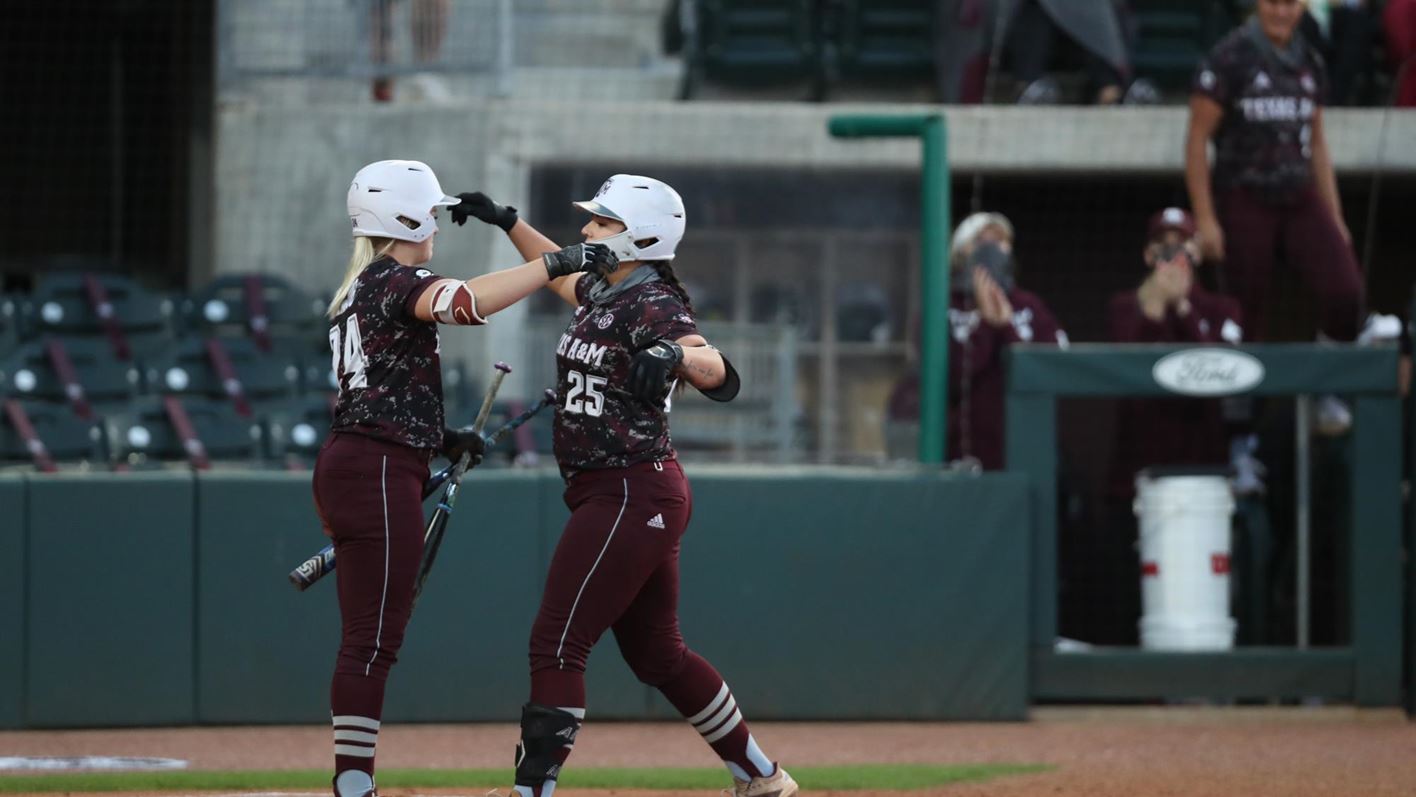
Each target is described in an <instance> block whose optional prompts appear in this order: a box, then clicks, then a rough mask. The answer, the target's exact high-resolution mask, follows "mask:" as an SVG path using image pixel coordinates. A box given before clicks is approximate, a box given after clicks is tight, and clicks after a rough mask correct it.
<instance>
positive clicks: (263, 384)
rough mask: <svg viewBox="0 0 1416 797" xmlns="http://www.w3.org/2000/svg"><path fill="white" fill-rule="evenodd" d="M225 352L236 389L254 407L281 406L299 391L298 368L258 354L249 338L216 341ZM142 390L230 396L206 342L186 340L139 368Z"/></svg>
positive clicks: (280, 357) (281, 358)
mask: <svg viewBox="0 0 1416 797" xmlns="http://www.w3.org/2000/svg"><path fill="white" fill-rule="evenodd" d="M215 341H216V344H217V345H219V346H220V347H221V348H222V349H223V350H225V352H226V354H227V356H228V357H229V358H230V360H231V365H232V368H233V370H234V371H235V373H236V376H237V378H238V379H239V380H240V381H241V390H242V393H243V394H244V395H245V397H246V400H247V401H248V402H250V404H251V405H252V406H253V408H258V407H259V406H260V405H262V404H280V403H283V402H285V401H288V400H289V399H291V398H293V397H294V396H295V395H296V394H297V393H298V391H299V384H300V363H299V362H298V361H296V360H294V359H291V358H290V357H289V356H286V355H283V354H280V353H273V354H266V353H265V352H262V351H261V350H260V349H259V348H258V347H257V345H256V343H255V342H254V341H252V340H250V339H248V338H224V339H215ZM144 380H145V386H146V391H147V392H149V393H153V394H171V395H181V396H201V397H204V398H208V399H227V400H228V401H229V400H230V398H231V397H230V394H229V393H228V392H227V386H226V384H225V381H224V380H223V379H222V376H221V372H220V371H219V370H217V368H216V365H215V364H214V363H213V361H212V357H211V352H210V351H209V349H208V339H198V338H188V339H186V340H183V341H181V342H180V343H178V344H177V345H176V346H175V347H173V348H171V349H169V350H168V351H167V352H165V353H164V354H162V355H160V356H157V357H154V358H152V359H150V360H149V361H148V362H147V363H146V364H145V367H144Z"/></svg>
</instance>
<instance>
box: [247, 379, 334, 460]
mask: <svg viewBox="0 0 1416 797" xmlns="http://www.w3.org/2000/svg"><path fill="white" fill-rule="evenodd" d="M332 398H333V396H332V395H317V396H308V397H305V398H301V399H295V400H293V401H290V402H287V403H286V404H285V405H284V406H281V407H274V408H271V409H270V410H268V411H267V412H265V413H264V414H263V417H264V421H265V443H266V455H267V456H268V457H271V458H272V459H277V460H284V461H285V463H286V464H287V465H311V464H313V463H314V460H315V456H316V455H317V454H318V453H319V451H320V446H322V445H324V441H325V439H326V438H327V437H329V427H330V424H331V423H332V422H333V421H334V414H333V405H332V402H331V399H332Z"/></svg>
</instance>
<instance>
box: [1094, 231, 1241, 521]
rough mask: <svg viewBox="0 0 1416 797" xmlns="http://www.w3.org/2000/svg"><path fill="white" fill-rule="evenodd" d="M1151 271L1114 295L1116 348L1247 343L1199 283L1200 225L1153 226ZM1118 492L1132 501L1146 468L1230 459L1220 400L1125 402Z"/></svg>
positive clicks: (1222, 300)
mask: <svg viewBox="0 0 1416 797" xmlns="http://www.w3.org/2000/svg"><path fill="white" fill-rule="evenodd" d="M1143 257H1144V258H1145V263H1146V267H1147V269H1148V273H1147V275H1146V278H1145V279H1144V280H1143V281H1142V282H1141V284H1140V286H1139V287H1138V288H1136V289H1135V290H1130V291H1122V292H1121V293H1118V294H1116V295H1115V296H1113V297H1111V305H1110V307H1109V308H1108V311H1107V329H1108V330H1109V331H1110V338H1111V340H1112V341H1114V342H1116V343H1192V344H1230V345H1238V344H1239V343H1241V342H1243V339H1244V329H1243V325H1242V318H1243V314H1242V313H1241V311H1240V309H1239V303H1238V302H1236V301H1235V300H1234V299H1233V298H1231V297H1229V296H1217V295H1215V294H1213V293H1210V292H1209V291H1207V290H1205V289H1204V288H1203V287H1201V286H1200V285H1199V284H1198V283H1197V282H1196V281H1195V268H1196V266H1197V265H1198V264H1199V262H1200V260H1199V258H1200V251H1199V244H1198V242H1197V241H1196V240H1195V223H1194V220H1193V219H1192V218H1191V216H1190V214H1189V213H1186V212H1185V211H1183V210H1181V209H1180V208H1166V209H1165V210H1162V211H1160V212H1159V213H1157V214H1155V216H1153V217H1152V218H1151V220H1150V225H1149V235H1148V236H1147V243H1146V248H1145V251H1144V254H1143ZM1118 410H1119V412H1118V418H1117V420H1118V423H1117V427H1116V431H1117V435H1116V440H1117V450H1116V452H1115V454H1114V456H1113V458H1112V462H1113V464H1114V470H1113V473H1114V477H1113V480H1112V481H1113V487H1114V488H1115V489H1116V490H1117V491H1118V492H1119V493H1120V494H1123V495H1124V496H1126V497H1127V498H1128V499H1129V496H1130V494H1131V492H1132V487H1133V480H1134V479H1135V476H1136V472H1137V471H1139V470H1141V469H1142V468H1144V467H1146V466H1147V465H1219V466H1223V465H1224V464H1225V463H1227V462H1228V461H1229V454H1228V451H1229V449H1228V443H1227V441H1226V439H1225V434H1224V422H1223V418H1222V416H1221V412H1220V406H1219V401H1218V400H1217V399H1126V400H1123V401H1122V402H1121V403H1120V407H1119V408H1118Z"/></svg>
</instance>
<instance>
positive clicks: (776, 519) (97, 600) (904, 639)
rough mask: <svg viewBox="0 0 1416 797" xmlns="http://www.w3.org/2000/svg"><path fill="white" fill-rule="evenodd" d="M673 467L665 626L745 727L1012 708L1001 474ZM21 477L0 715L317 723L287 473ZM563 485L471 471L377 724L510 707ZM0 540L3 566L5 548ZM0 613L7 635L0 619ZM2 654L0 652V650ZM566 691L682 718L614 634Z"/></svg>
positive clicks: (315, 665) (318, 608) (306, 522)
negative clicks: (675, 521) (677, 535)
mask: <svg viewBox="0 0 1416 797" xmlns="http://www.w3.org/2000/svg"><path fill="white" fill-rule="evenodd" d="M690 477H691V478H692V480H693V486H694V490H695V510H694V518H693V522H692V525H691V526H690V529H689V532H688V536H687V538H686V540H685V545H684V555H683V572H682V581H683V595H682V599H681V608H682V614H683V621H684V631H685V634H686V636H687V639H688V641H689V644H690V645H692V646H693V647H694V648H696V649H697V650H699V652H701V653H703V654H704V655H705V656H707V657H708V658H709V659H710V660H711V661H712V662H713V663H714V664H715V665H717V666H718V667H719V668H720V669H721V670H722V671H723V673H724V675H725V676H726V677H727V678H728V681H729V683H731V684H732V686H733V689H734V691H735V692H736V694H737V695H738V698H739V700H740V701H741V702H742V704H743V706H744V712H745V714H746V715H747V716H748V717H749V719H752V718H757V719H788V718H808V719H810V718H842V719H850V718H866V719H886V718H901V719H911V718H920V719H925V718H929V719H1001V718H1020V717H1022V716H1024V712H1025V701H1026V697H1027V694H1026V667H1025V663H1026V660H1025V653H1026V645H1025V635H1026V630H1027V622H1026V606H1027V604H1026V597H1027V595H1028V590H1027V583H1028V578H1029V576H1028V565H1027V561H1028V560H1027V547H1026V546H1027V535H1026V534H1025V533H1024V530H1025V529H1026V528H1027V525H1028V520H1029V518H1028V508H1027V502H1026V499H1025V495H1026V490H1025V485H1024V482H1023V481H1022V480H1021V479H1020V478H1018V477H1015V476H1007V475H987V476H983V477H979V478H951V477H945V476H942V475H930V476H922V475H913V474H887V475H873V474H871V473H870V472H868V471H863V470H862V471H849V472H843V471H839V470H828V469H802V470H773V471H771V472H770V475H768V472H765V471H764V472H763V475H762V476H758V475H756V471H753V472H752V473H751V474H744V473H743V472H742V471H741V470H736V471H723V470H712V471H705V472H703V473H700V474H693V473H690ZM0 484H4V483H0ZM27 484H28V488H27V489H28V498H27V499H26V493H25V492H24V490H23V489H17V488H15V487H14V486H13V485H9V488H8V489H5V487H3V486H0V512H3V511H5V509H6V508H7V507H12V506H17V505H20V504H27V509H26V510H25V511H24V512H23V517H24V518H25V520H26V522H25V524H23V525H22V528H24V529H28V534H29V543H28V561H29V563H30V567H29V584H30V589H29V594H28V598H27V600H28V604H27V622H28V626H27V627H28V629H29V640H30V644H29V645H28V647H27V648H26V650H27V657H26V662H25V665H26V666H27V668H28V672H29V674H30V677H29V681H28V684H27V687H28V688H27V691H26V692H25V695H26V698H25V700H26V702H24V703H22V706H27V710H26V712H25V713H16V710H14V709H11V710H10V711H9V713H8V714H0V717H9V722H11V723H12V724H20V725H23V726H33V727H55V726H86V725H88V726H92V725H100V726H101V725H128V724H149V725H156V724H176V723H187V722H193V721H195V722H202V723H267V722H316V723H322V722H325V721H327V717H328V706H327V699H328V698H327V694H328V684H329V676H330V672H331V670H332V668H333V664H334V657H335V651H336V649H337V646H338V636H339V615H338V610H337V605H336V601H335V591H334V589H333V587H334V583H333V581H327V582H324V583H320V584H317V585H316V586H314V587H313V588H311V589H310V590H309V591H308V592H306V593H299V592H296V591H295V590H294V589H293V588H291V587H290V586H289V584H288V582H287V581H286V578H285V576H286V574H287V573H288V572H289V570H290V569H291V568H292V567H293V566H294V565H295V564H297V563H298V562H300V561H301V560H303V559H304V558H305V557H306V556H308V555H309V554H311V553H313V552H315V551H316V550H318V549H319V548H320V547H321V546H322V545H323V544H324V542H325V538H324V536H323V535H322V534H321V533H320V531H319V528H318V521H317V519H316V516H315V513H314V508H313V504H312V500H311V497H310V474H309V473H308V472H307V473H302V474H290V473H249V474H239V473H223V474H219V475H212V474H203V475H201V476H200V477H199V478H196V479H193V478H192V477H191V476H190V475H187V474H173V475H162V474H123V475H119V476H111V475H106V474H100V475H90V476H84V477H78V476H75V477H60V478H51V477H31V478H30V480H29V481H28V482H27ZM561 491H562V487H561V482H560V479H559V478H558V477H557V476H556V475H555V474H554V473H550V472H539V473H528V472H524V471H492V470H488V471H485V472H480V473H476V474H475V475H474V477H473V478H470V479H469V480H468V481H467V483H466V487H465V490H464V491H463V493H462V495H461V496H460V497H459V501H458V505H457V510H456V512H455V513H454V515H453V520H452V523H451V525H450V527H449V529H448V534H447V538H446V541H445V542H444V545H443V549H442V552H441V554H440V557H439V559H438V563H437V568H436V569H435V570H434V572H433V574H432V577H431V578H430V579H429V581H428V585H427V588H426V590H425V592H424V594H423V596H422V599H421V601H420V602H419V605H418V607H417V609H416V611H415V612H414V615H413V620H412V623H411V625H410V627H409V629H408V635H407V639H406V641H405V644H404V648H403V650H402V652H401V653H400V656H399V664H398V666H397V667H396V668H395V669H394V671H393V676H392V679H391V681H390V684H389V691H388V700H387V710H386V712H385V718H386V719H388V720H391V721H417V722H433V721H476V720H513V719H515V718H516V716H517V714H518V711H519V708H520V706H521V704H522V703H523V702H524V701H525V700H526V699H527V696H528V689H529V683H528V677H527V659H526V645H527V639H528V636H529V632H530V627H531V621H532V619H533V618H534V616H535V613H536V609H537V605H538V602H539V598H540V594H541V589H542V586H543V580H544V578H545V573H546V568H547V565H548V563H549V560H550V557H551V553H552V551H553V550H554V547H555V545H556V542H557V540H558V539H559V536H560V532H561V528H562V526H563V524H564V521H565V518H566V517H567V515H568V513H567V510H566V509H565V506H564V504H563V503H562V501H561ZM76 496H81V497H82V500H77V499H76ZM429 508H431V502H430V507H429ZM13 511H15V512H18V511H19V510H18V509H14V510H13ZM54 529H58V530H60V532H62V533H60V532H53V531H48V530H54ZM6 531H8V533H3V532H0V556H3V555H4V553H5V552H6V551H9V550H15V549H17V548H23V547H24V544H25V543H24V542H23V539H20V535H17V534H16V533H15V532H14V531H13V529H7V530H6ZM15 558H16V557H4V558H0V566H3V564H4V563H5V562H7V561H12V560H14V559H15ZM18 581H19V580H18V579H13V578H12V579H10V580H9V581H8V582H7V583H5V584H0V589H9V590H11V592H13V591H14V590H15V589H16V587H15V584H16V583H17V582H18ZM5 594H9V593H5ZM16 594H18V593H16ZM3 623H8V624H9V625H8V626H6V625H0V630H3V629H5V628H8V627H13V626H15V625H17V624H21V623H19V621H17V620H16V619H15V618H14V617H12V616H8V615H3V614H0V624H3ZM7 662H8V663H7ZM4 667H9V670H3V669H0V673H6V672H12V671H15V670H16V669H17V668H19V665H17V664H16V663H15V662H14V661H13V660H6V659H3V658H0V668H4ZM19 669H22V668H19ZM16 682H22V681H21V679H19V678H18V677H14V678H5V679H4V681H3V682H2V683H7V684H9V683H16ZM587 691H588V701H587V703H588V705H587V708H588V710H589V713H590V716H591V717H593V718H601V719H608V718H663V719H669V718H673V717H676V716H677V715H676V713H675V712H674V711H673V709H672V708H671V707H669V706H668V705H667V704H666V703H665V702H664V701H663V700H662V699H661V698H659V697H658V696H657V692H655V691H654V690H652V689H651V688H649V687H647V686H644V685H643V684H640V683H638V682H637V681H636V680H635V678H634V676H633V675H632V673H631V672H630V670H629V668H628V667H627V666H626V665H625V664H624V662H623V661H622V659H621V658H620V655H619V651H618V649H617V646H616V645H615V643H614V640H613V637H612V635H607V637H606V638H605V639H604V640H602V642H601V644H600V645H599V646H598V647H597V648H596V650H595V652H594V654H593V655H592V656H591V659H590V662H589V674H588V684H587ZM512 741H513V740H510V739H508V749H510V745H511V743H512Z"/></svg>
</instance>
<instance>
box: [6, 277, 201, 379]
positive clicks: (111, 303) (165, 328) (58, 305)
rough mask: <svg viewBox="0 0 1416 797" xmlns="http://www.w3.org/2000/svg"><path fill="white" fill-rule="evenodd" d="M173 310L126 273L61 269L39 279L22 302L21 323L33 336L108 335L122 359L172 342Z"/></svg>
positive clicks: (165, 300) (161, 298)
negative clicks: (115, 273)
mask: <svg viewBox="0 0 1416 797" xmlns="http://www.w3.org/2000/svg"><path fill="white" fill-rule="evenodd" d="M105 302H106V305H105V304H104V303H105ZM100 312H108V316H107V317H106V318H105V317H102V316H101V315H100ZM173 313H174V307H173V302H172V300H171V299H169V298H166V297H163V296H159V295H156V294H153V293H150V292H148V291H147V290H145V289H143V288H142V287H141V286H139V285H138V284H137V283H135V282H133V281H132V280H130V279H128V278H127V277H122V276H118V275H114V274H74V273H61V274H54V275H51V276H48V277H45V278H44V279H43V280H41V281H40V283H39V285H38V286H37V287H36V289H35V292H34V295H33V296H32V297H31V298H30V300H29V301H27V302H25V303H23V304H22V305H21V318H22V319H23V321H22V325H21V329H22V331H23V332H24V333H25V335H26V336H27V337H32V338H42V337H44V336H46V335H57V336H61V337H65V338H74V337H93V338H107V340H108V342H109V344H110V348H112V349H113V350H114V353H115V354H116V355H118V356H119V357H120V359H133V358H135V357H136V358H141V357H142V356H143V355H144V354H146V353H150V352H152V351H154V350H156V349H159V348H162V347H163V346H166V345H167V344H168V343H170V342H171V340H172V332H173V329H172V320H173Z"/></svg>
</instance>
